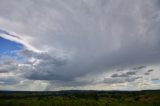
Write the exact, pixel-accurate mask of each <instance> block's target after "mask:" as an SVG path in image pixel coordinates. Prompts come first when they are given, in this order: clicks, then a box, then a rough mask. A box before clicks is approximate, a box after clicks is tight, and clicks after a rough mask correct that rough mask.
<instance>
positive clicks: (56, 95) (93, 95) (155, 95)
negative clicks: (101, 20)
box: [0, 90, 160, 106]
mask: <svg viewBox="0 0 160 106" xmlns="http://www.w3.org/2000/svg"><path fill="white" fill-rule="evenodd" d="M0 106H160V91H158V90H157V91H135V92H122V91H109V92H105V91H60V92H0Z"/></svg>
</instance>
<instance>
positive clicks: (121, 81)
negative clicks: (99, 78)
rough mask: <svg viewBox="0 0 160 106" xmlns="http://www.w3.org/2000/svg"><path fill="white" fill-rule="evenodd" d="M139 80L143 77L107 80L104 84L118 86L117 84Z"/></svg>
mask: <svg viewBox="0 0 160 106" xmlns="http://www.w3.org/2000/svg"><path fill="white" fill-rule="evenodd" d="M139 78H141V77H124V78H105V79H104V81H103V82H104V83H106V84H117V83H126V82H134V81H136V80H137V79H139Z"/></svg>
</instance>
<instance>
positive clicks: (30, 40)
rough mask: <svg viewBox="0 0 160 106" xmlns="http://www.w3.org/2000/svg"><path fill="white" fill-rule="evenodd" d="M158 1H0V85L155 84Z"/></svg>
mask: <svg viewBox="0 0 160 106" xmlns="http://www.w3.org/2000/svg"><path fill="white" fill-rule="evenodd" d="M159 29H160V1H159V0H0V90H30V91H32V90H40V91H43V90H72V89H79V90H81V89H83V90H143V89H160V30H159Z"/></svg>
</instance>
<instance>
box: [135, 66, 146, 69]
mask: <svg viewBox="0 0 160 106" xmlns="http://www.w3.org/2000/svg"><path fill="white" fill-rule="evenodd" d="M144 68H146V66H138V67H134V68H133V70H141V69H144Z"/></svg>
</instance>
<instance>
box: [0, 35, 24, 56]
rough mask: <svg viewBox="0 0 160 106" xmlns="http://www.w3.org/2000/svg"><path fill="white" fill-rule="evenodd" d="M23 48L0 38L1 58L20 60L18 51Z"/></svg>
mask: <svg viewBox="0 0 160 106" xmlns="http://www.w3.org/2000/svg"><path fill="white" fill-rule="evenodd" d="M22 48H23V46H22V45H21V44H18V43H16V42H13V41H10V40H7V39H4V38H2V37H0V56H3V55H7V56H11V57H16V58H18V57H17V54H16V51H17V50H21V49H22Z"/></svg>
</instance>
